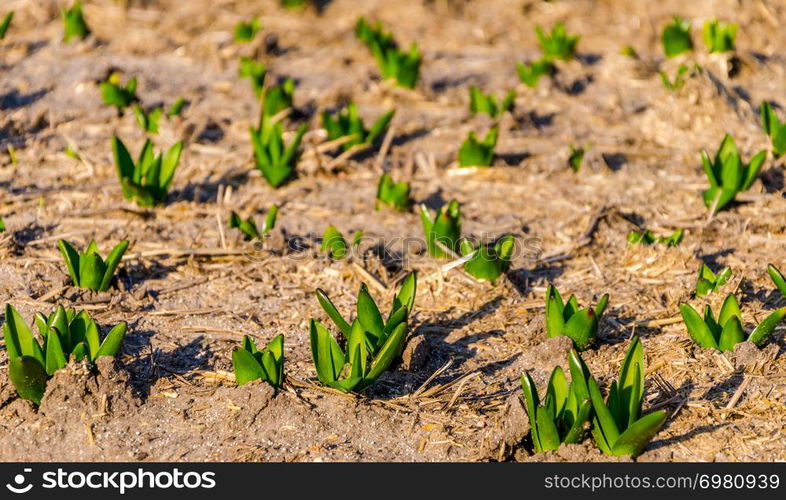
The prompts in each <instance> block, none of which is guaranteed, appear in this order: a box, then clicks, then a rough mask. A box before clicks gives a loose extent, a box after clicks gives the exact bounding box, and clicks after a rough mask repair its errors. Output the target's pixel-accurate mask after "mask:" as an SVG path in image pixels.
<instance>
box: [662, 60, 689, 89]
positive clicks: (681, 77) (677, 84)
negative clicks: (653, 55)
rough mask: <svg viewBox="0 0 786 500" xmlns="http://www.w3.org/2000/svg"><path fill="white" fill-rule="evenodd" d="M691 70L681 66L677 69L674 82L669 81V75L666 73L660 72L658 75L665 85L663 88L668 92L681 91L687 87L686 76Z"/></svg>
mask: <svg viewBox="0 0 786 500" xmlns="http://www.w3.org/2000/svg"><path fill="white" fill-rule="evenodd" d="M689 71H690V69H689V68H688V67H687V66H686V65H684V64H680V66H679V67H678V68H677V72H676V73H675V74H674V80H669V75H668V73H666V72H665V71H659V72H658V74H659V75H660V81H661V83H662V84H663V88H665V89H666V90H679V89H681V88H682V87H684V86H685V82H686V81H687V78H686V76H688V72H689Z"/></svg>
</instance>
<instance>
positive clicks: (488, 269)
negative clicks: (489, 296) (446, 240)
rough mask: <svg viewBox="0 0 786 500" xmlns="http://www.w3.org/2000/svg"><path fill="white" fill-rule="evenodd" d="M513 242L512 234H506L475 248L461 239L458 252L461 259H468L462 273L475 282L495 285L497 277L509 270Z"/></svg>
mask: <svg viewBox="0 0 786 500" xmlns="http://www.w3.org/2000/svg"><path fill="white" fill-rule="evenodd" d="M515 241H516V238H515V237H514V236H513V235H512V234H507V235H505V236H503V237H502V238H500V239H498V240H497V241H495V242H494V243H491V244H486V243H481V244H480V245H478V246H477V247H475V246H474V245H473V244H472V242H471V241H469V240H468V239H466V238H464V239H462V240H461V243H459V252H461V256H462V257H467V258H468V260H467V261H466V262H464V271H466V273H467V274H469V275H470V276H472V277H473V278H475V279H477V280H481V281H490V282H491V284H492V285H496V284H497V280H498V279H499V277H500V276H502V275H503V274H505V273H506V272H508V269H509V268H510V259H511V257H512V256H513V249H514V244H515Z"/></svg>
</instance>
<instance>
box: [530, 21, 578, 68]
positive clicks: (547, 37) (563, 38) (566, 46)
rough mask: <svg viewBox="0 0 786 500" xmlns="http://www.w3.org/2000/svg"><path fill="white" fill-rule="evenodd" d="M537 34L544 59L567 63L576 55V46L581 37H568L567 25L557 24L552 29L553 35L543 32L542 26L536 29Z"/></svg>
mask: <svg viewBox="0 0 786 500" xmlns="http://www.w3.org/2000/svg"><path fill="white" fill-rule="evenodd" d="M535 34H536V35H537V37H538V43H539V44H540V48H541V50H543V57H544V58H545V59H548V60H555V59H561V60H563V61H567V60H568V59H573V57H574V56H575V55H576V45H578V43H579V39H580V38H581V36H580V35H568V31H567V30H566V29H565V25H564V24H562V23H557V24H556V25H555V26H554V27H553V28H551V33H550V34H548V33H546V32H545V31H543V28H541V27H540V26H536V27H535Z"/></svg>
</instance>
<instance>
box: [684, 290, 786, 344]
mask: <svg viewBox="0 0 786 500" xmlns="http://www.w3.org/2000/svg"><path fill="white" fill-rule="evenodd" d="M680 312H681V313H682V319H683V321H684V322H685V327H686V328H687V330H688V333H689V334H690V336H691V338H693V340H694V342H696V344H698V345H699V347H703V348H705V349H717V350H719V351H721V352H727V351H733V350H734V346H735V345H737V344H739V343H740V342H744V341H745V340H747V341H748V342H751V343H753V344H756V345H757V346H759V347H761V346H762V345H764V343H765V342H767V338H768V337H769V336H770V334H771V333H772V332H773V330H775V327H776V326H777V325H778V323H780V321H781V320H782V319H783V318H784V317H786V307H782V308H780V309H776V310H775V312H773V313H772V314H770V315H769V316H767V317H766V318H764V320H763V321H762V322H761V323H759V325H758V326H757V327H756V328H755V329H754V330H753V331H752V332H751V333H750V335H746V334H745V330H743V327H742V313H741V312H740V304H739V302H737V297H735V296H734V294H729V295H728V296H726V300H724V301H723V306H722V307H721V310H720V314H719V315H718V317H717V319H716V318H715V317H714V316H713V313H712V308H711V307H710V306H709V305H706V306H705V307H704V317H703V318H702V317H701V315H699V313H698V312H696V310H695V309H694V308H693V307H692V306H691V305H689V304H680Z"/></svg>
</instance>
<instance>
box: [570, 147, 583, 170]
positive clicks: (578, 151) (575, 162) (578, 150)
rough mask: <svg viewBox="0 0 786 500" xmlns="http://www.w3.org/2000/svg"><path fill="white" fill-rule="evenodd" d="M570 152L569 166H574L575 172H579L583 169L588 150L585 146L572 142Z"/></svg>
mask: <svg viewBox="0 0 786 500" xmlns="http://www.w3.org/2000/svg"><path fill="white" fill-rule="evenodd" d="M569 152H570V154H569V155H568V166H569V167H570V168H572V169H573V171H574V172H578V171H579V170H580V169H581V163H582V162H583V161H584V154H585V153H586V150H585V149H584V148H583V147H580V146H576V145H574V144H571V145H570V151H569Z"/></svg>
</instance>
